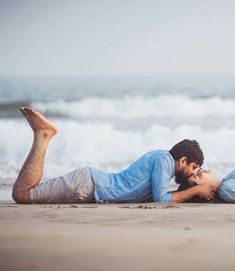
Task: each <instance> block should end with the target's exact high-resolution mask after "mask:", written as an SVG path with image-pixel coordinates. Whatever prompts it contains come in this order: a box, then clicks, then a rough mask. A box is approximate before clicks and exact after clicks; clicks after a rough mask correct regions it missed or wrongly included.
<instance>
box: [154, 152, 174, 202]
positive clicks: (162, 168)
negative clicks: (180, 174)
mask: <svg viewBox="0 0 235 271" xmlns="http://www.w3.org/2000/svg"><path fill="white" fill-rule="evenodd" d="M173 176H174V160H173V158H172V157H171V156H170V155H164V156H162V157H158V158H157V159H156V160H154V167H153V172H152V176H151V185H152V197H153V201H157V202H171V201H172V200H173V198H172V194H171V193H168V187H169V183H170V180H171V179H172V177H173Z"/></svg>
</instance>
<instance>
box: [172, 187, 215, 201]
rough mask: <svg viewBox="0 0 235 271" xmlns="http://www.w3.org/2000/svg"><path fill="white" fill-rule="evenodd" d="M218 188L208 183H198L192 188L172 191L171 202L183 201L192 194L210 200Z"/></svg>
mask: <svg viewBox="0 0 235 271" xmlns="http://www.w3.org/2000/svg"><path fill="white" fill-rule="evenodd" d="M217 190H218V188H217V187H215V186H213V185H210V184H199V185H196V186H194V187H192V188H188V189H186V190H184V191H179V192H172V193H171V195H172V201H173V202H179V203H180V202H185V201H187V200H189V199H191V198H192V197H194V196H199V197H201V198H203V199H206V200H211V199H213V198H214V197H215V192H216V191H217Z"/></svg>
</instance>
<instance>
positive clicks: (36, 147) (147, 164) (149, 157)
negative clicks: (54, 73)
mask: <svg viewBox="0 0 235 271" xmlns="http://www.w3.org/2000/svg"><path fill="white" fill-rule="evenodd" d="M20 110H21V112H22V113H23V114H24V116H25V117H26V119H27V121H28V123H29V125H30V126H31V128H32V130H33V132H34V140H33V145H32V148H31V150H30V152H29V154H28V157H27V159H26V161H25V162H24V164H23V167H22V168H21V170H20V173H19V176H18V178H17V180H16V182H15V184H14V187H13V192H12V197H13V199H14V200H15V201H16V202H18V203H85V202H101V203H103V202H126V203H127V202H146V201H157V202H184V201H187V200H188V199H190V198H192V197H193V196H195V195H198V196H200V197H202V198H205V199H212V198H213V197H214V192H215V188H214V187H213V186H212V185H208V184H205V185H198V186H196V187H192V188H189V189H187V190H185V191H179V192H172V193H168V186H169V182H170V180H171V178H172V177H174V176H177V177H178V179H181V181H184V180H185V179H187V178H188V177H189V176H191V175H192V174H195V171H196V170H197V168H198V167H199V166H201V165H202V163H203V160H204V157H203V153H202V151H201V149H200V146H199V144H198V143H197V142H196V141H195V140H192V141H191V140H187V139H186V140H183V141H181V142H179V143H178V144H176V145H175V146H174V147H173V148H172V149H171V150H170V151H166V150H156V151H152V152H149V153H147V154H145V155H143V156H142V157H141V158H139V159H138V160H137V161H136V162H134V163H133V164H132V165H130V167H129V168H127V169H126V170H123V171H121V172H119V173H106V172H103V171H100V170H98V169H95V168H88V167H86V168H82V169H81V168H80V169H77V170H74V171H72V172H70V173H69V174H67V175H65V176H62V177H58V178H54V179H52V180H48V181H47V182H44V183H39V182H40V180H41V177H42V173H43V163H44V158H45V154H46V150H47V147H48V144H49V142H50V140H51V138H52V137H53V136H54V135H55V134H56V133H57V128H56V127H55V126H54V125H53V124H52V123H50V122H49V121H48V120H47V119H46V118H45V117H44V116H43V115H42V114H41V113H39V112H37V111H36V110H34V109H31V108H28V107H22V108H20Z"/></svg>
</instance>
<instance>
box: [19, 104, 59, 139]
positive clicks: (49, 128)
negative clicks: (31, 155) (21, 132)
mask: <svg viewBox="0 0 235 271" xmlns="http://www.w3.org/2000/svg"><path fill="white" fill-rule="evenodd" d="M20 111H21V112H22V114H23V115H24V116H25V117H26V119H27V121H28V123H29V125H30V126H31V128H32V129H33V131H34V133H35V134H41V135H43V136H44V137H52V136H54V135H55V134H56V133H57V128H56V127H55V126H54V125H53V124H52V123H50V122H49V121H48V120H47V119H46V118H45V117H44V116H43V115H42V114H41V113H40V112H38V111H36V110H35V109H32V108H29V107H21V108H20Z"/></svg>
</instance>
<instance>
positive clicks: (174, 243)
mask: <svg viewBox="0 0 235 271" xmlns="http://www.w3.org/2000/svg"><path fill="white" fill-rule="evenodd" d="M200 269H201V270H206V271H209V270H213V271H215V270H233V271H234V270H235V204H234V205H232V204H231V205H229V204H168V205H159V204H156V203H151V204H141V205H140V204H105V205H97V204H85V205H77V204H76V205H71V204H68V205H18V204H15V203H12V202H2V203H0V270H1V271H5V270H22V271H27V270H40V271H41V270H44V271H46V270H48V271H54V270H56V271H60V270H66V271H70V270H81V271H83V270H84V271H85V270H96V271H97V270H102V271H103V270H114V271H120V270H125V271H126V270H135V271H138V270H145V271H146V270H181V271H183V270H187V271H188V270H190V271H193V270H200Z"/></svg>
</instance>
